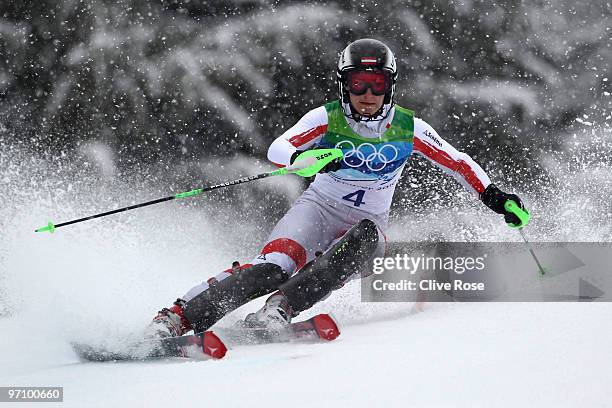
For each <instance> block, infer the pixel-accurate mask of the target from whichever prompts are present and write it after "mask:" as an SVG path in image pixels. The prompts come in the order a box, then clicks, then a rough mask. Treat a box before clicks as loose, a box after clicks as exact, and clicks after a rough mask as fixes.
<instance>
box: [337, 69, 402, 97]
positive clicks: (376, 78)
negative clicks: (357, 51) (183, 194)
mask: <svg viewBox="0 0 612 408" xmlns="http://www.w3.org/2000/svg"><path fill="white" fill-rule="evenodd" d="M346 87H347V88H348V91H349V92H350V93H352V94H353V95H363V94H365V93H366V92H367V91H368V88H370V90H371V91H372V93H373V94H374V95H379V96H380V95H384V94H386V93H387V92H389V91H390V90H391V76H390V75H389V73H388V72H386V71H350V72H348V73H347V75H346Z"/></svg>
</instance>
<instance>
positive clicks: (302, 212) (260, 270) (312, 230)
mask: <svg viewBox="0 0 612 408" xmlns="http://www.w3.org/2000/svg"><path fill="white" fill-rule="evenodd" d="M340 228H342V226H341V223H339V222H334V221H333V217H331V216H330V215H329V214H328V212H327V211H326V209H325V208H324V207H322V206H321V204H319V203H318V202H317V201H316V200H315V199H313V197H311V194H310V193H308V192H306V193H305V194H303V195H302V197H300V198H299V199H298V200H297V201H296V203H295V204H294V205H293V206H292V207H291V209H290V210H289V211H288V212H287V214H285V216H284V217H283V218H282V219H281V220H280V221H279V222H278V223H277V225H276V226H275V228H274V230H273V231H272V233H271V234H270V237H269V239H268V241H267V243H266V245H265V246H264V248H263V250H262V251H261V254H260V255H259V256H258V257H256V258H255V259H254V260H253V261H252V263H251V264H248V265H244V266H242V267H239V268H233V270H232V269H227V270H225V271H223V272H221V273H220V274H218V275H217V276H215V277H214V278H211V279H209V280H207V281H205V282H202V283H201V284H199V285H197V286H195V287H193V288H192V289H191V290H189V291H188V292H187V294H185V296H184V297H183V299H182V300H183V302H182V303H181V304H180V310H178V311H177V313H176V314H177V315H180V319H177V318H176V316H173V315H170V317H175V319H174V320H175V321H176V320H180V325H179V326H180V327H186V326H187V327H189V328H194V329H195V330H196V331H198V332H199V331H203V330H206V329H208V328H209V327H210V326H212V325H213V324H214V323H216V322H217V321H218V320H219V319H221V318H222V317H223V316H224V315H225V314H227V313H229V312H231V311H232V310H234V309H236V308H238V307H240V306H242V305H243V304H245V303H247V302H248V301H250V300H252V299H254V298H256V297H259V296H263V295H266V294H269V293H271V292H273V291H274V290H276V289H278V287H279V286H280V285H281V284H282V283H283V282H285V281H286V280H287V279H288V278H289V276H290V275H291V274H293V273H294V272H295V271H296V270H297V269H299V268H301V267H303V265H304V264H305V263H306V262H307V261H308V260H309V259H312V258H313V257H314V254H315V252H316V251H319V250H321V249H324V248H326V247H327V246H329V244H330V242H331V241H332V239H333V238H334V237H335V236H336V235H337V234H338V230H339V229H340ZM179 303H180V302H179ZM175 306H176V305H175ZM177 307H178V306H177ZM164 312H165V313H164ZM178 312H180V314H179V313H178ZM160 314H162V317H160V319H162V320H166V318H167V317H168V309H165V310H162V312H160ZM175 326H177V324H175ZM174 332H177V333H180V334H183V333H184V332H185V331H182V332H180V331H178V330H174ZM180 334H179V335H180Z"/></svg>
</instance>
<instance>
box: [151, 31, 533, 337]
mask: <svg viewBox="0 0 612 408" xmlns="http://www.w3.org/2000/svg"><path fill="white" fill-rule="evenodd" d="M396 78H397V69H396V63H395V57H394V55H393V53H392V52H391V50H390V49H389V48H388V47H387V46H386V45H385V44H383V43H382V42H380V41H377V40H373V39H362V40H357V41H355V42H353V43H351V44H350V45H349V46H347V47H346V49H345V50H344V51H343V52H342V54H341V55H340V60H339V62H338V71H337V79H338V86H339V94H340V95H339V96H340V99H339V100H336V101H332V102H329V103H327V104H325V105H324V106H320V107H318V108H316V109H313V110H311V111H310V112H308V113H306V115H304V117H302V118H301V119H300V120H299V121H298V122H297V123H296V124H295V125H294V126H293V127H291V128H290V129H288V130H287V131H286V132H285V133H284V134H282V135H281V136H280V137H278V138H277V139H276V140H275V141H274V142H273V143H272V144H271V145H270V148H269V150H268V159H269V160H270V161H271V162H273V163H274V164H275V165H277V166H279V167H282V166H287V165H290V164H291V163H292V162H293V160H294V159H295V158H296V157H297V156H298V155H299V153H301V152H302V151H305V150H308V149H313V148H339V149H341V150H342V151H343V153H344V158H343V159H342V161H340V162H333V163H330V164H329V165H328V166H326V168H324V169H323V170H322V171H321V172H319V174H317V175H316V178H315V180H314V182H312V183H311V184H310V186H309V187H308V189H307V190H306V191H305V192H304V193H303V194H302V195H301V196H300V197H299V198H298V200H297V201H296V202H295V203H294V205H293V206H292V207H291V209H290V210H289V211H288V212H287V214H286V215H285V216H284V217H283V218H282V219H281V220H280V221H279V222H278V223H277V224H276V226H275V228H274V229H273V231H272V233H271V234H270V237H269V239H268V241H267V242H266V244H265V245H264V246H263V249H262V251H261V253H260V254H259V255H258V256H257V257H256V258H255V259H253V260H252V261H251V263H250V264H246V265H239V264H238V263H237V262H235V263H234V264H233V266H232V268H230V269H227V270H225V271H223V272H221V273H219V274H218V275H216V276H215V277H213V278H211V279H209V280H207V281H205V282H202V283H201V284H199V285H197V286H195V287H194V288H192V289H191V290H189V291H188V292H187V293H186V294H185V295H184V296H183V297H182V298H180V299H178V300H177V301H176V302H175V303H174V305H173V306H172V307H171V308H169V309H163V310H162V311H160V312H159V314H158V315H157V316H156V318H155V319H154V324H155V325H156V326H158V327H160V330H165V331H166V332H167V333H168V334H169V335H172V336H176V335H182V334H184V333H185V332H187V331H189V330H191V329H196V330H198V331H200V330H206V329H207V328H208V326H210V325H212V324H214V321H216V320H215V319H218V318H220V317H222V313H219V314H218V315H217V316H214V317H213V318H211V319H208V320H207V319H200V316H199V315H200V314H206V315H208V314H209V313H208V310H204V311H203V309H202V308H201V307H200V308H199V309H198V308H195V307H194V308H193V309H194V310H198V311H197V312H191V313H186V312H185V310H184V309H185V306H186V305H187V309H189V304H190V302H195V300H197V299H198V297H205V296H206V295H208V294H207V291H208V290H210V288H211V287H214V286H215V285H218V284H219V283H220V282H222V281H223V280H225V279H227V278H228V277H230V276H232V275H235V274H236V273H243V274H244V275H245V276H248V275H247V274H248V273H249V270H250V269H252V268H259V269H262V270H263V267H264V266H263V265H262V264H265V266H273V267H274V268H276V269H275V270H276V271H277V272H278V271H281V272H280V273H277V274H276V275H274V276H277V275H280V274H282V275H284V277H283V279H282V280H281V282H284V281H285V280H286V279H288V277H290V276H292V275H294V274H296V272H299V271H300V270H301V269H302V268H303V267H304V265H306V264H307V263H308V262H310V261H312V260H313V259H315V258H316V256H317V255H319V254H321V253H324V252H325V251H326V250H327V249H328V248H329V247H330V245H331V244H332V243H334V242H335V241H336V240H338V239H340V238H341V237H343V234H345V233H346V232H347V231H348V230H349V229H351V228H352V227H353V226H355V225H356V224H358V223H359V222H360V221H362V220H364V219H368V220H371V221H373V222H374V223H375V225H376V228H377V231H378V235H379V239H378V243H379V244H378V246H377V254H378V255H381V254H382V251H384V243H385V229H386V227H387V222H388V215H389V208H390V206H391V201H392V198H393V193H394V191H395V186H396V185H397V182H398V180H399V178H400V176H401V173H402V170H403V168H404V166H405V165H406V163H407V161H408V159H409V158H410V156H411V155H412V154H418V155H420V156H423V157H425V158H426V159H427V160H429V161H430V162H431V163H433V164H434V165H436V166H438V167H440V168H441V169H443V170H444V171H445V172H447V173H448V174H450V175H452V176H453V177H454V178H455V179H457V180H458V181H459V182H460V183H461V184H462V185H464V186H465V187H466V188H467V189H468V190H469V191H471V192H472V193H473V194H474V196H475V197H476V198H480V199H481V200H482V201H483V202H484V204H485V205H487V206H488V207H490V208H491V209H492V210H494V211H495V212H497V213H499V214H503V215H504V216H505V219H506V221H507V222H512V223H514V224H519V223H520V220H519V219H518V217H516V216H515V215H514V214H512V213H509V212H507V211H506V209H505V208H504V205H503V203H505V201H506V200H508V199H512V200H514V201H515V202H516V203H518V204H519V206H521V207H523V205H522V203H521V200H520V199H519V198H518V197H517V196H516V195H514V194H506V193H504V192H502V191H500V190H499V189H498V188H497V187H495V185H493V184H491V181H490V180H489V177H488V176H487V174H486V173H485V172H484V171H483V169H482V168H481V167H480V166H479V165H478V164H476V163H475V162H474V161H473V160H472V159H471V158H470V156H468V155H467V154H465V153H462V152H459V151H457V150H456V149H455V148H454V147H453V146H451V145H450V144H449V143H447V142H446V141H445V140H444V139H442V138H441V137H440V136H439V135H438V133H437V132H436V131H435V130H434V129H433V128H432V127H431V126H430V125H429V124H427V123H426V122H425V121H424V120H422V119H419V118H417V117H415V116H414V114H413V112H412V111H410V110H408V109H405V108H402V107H400V106H398V105H396V104H395V102H394V90H395V82H396ZM265 276H267V277H268V278H267V280H268V281H269V280H270V279H269V276H272V275H265ZM349 278H350V277H349ZM279 285H280V283H279ZM277 286H278V285H277ZM272 289H275V286H274V285H271V286H270V288H269V290H267V291H265V292H267V293H270V292H272V291H273V290H272ZM257 294H260V293H259V292H257ZM249 296H251V297H252V294H251V295H249ZM240 303H244V302H239V304H240ZM291 303H292V302H291V299H287V298H286V297H285V296H284V294H283V292H282V290H281V291H278V292H276V293H274V294H273V295H272V296H270V297H269V298H268V300H267V301H266V304H265V306H264V307H263V308H262V309H260V310H259V311H258V312H257V313H254V314H251V315H249V316H247V321H250V322H251V323H253V324H262V325H269V324H286V323H287V322H289V321H290V320H291V318H292V317H294V316H295V315H296V314H297V313H299V312H300V311H301V310H293V309H294V308H292V305H291ZM239 304H237V305H235V306H239ZM207 305H208V306H207V307H208V308H209V309H210V308H211V307H210V304H207ZM306 307H307V306H306ZM302 309H303V307H302ZM188 311H189V310H188ZM227 311H229V310H224V311H223V313H225V312H227ZM213 315H214V313H213ZM194 321H195V322H194ZM198 322H199V324H198Z"/></svg>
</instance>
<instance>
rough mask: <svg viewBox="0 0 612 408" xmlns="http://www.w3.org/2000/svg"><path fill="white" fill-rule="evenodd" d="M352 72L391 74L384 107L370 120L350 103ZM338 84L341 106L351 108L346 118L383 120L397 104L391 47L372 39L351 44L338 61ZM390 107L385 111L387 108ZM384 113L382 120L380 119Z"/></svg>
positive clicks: (395, 74)
mask: <svg viewBox="0 0 612 408" xmlns="http://www.w3.org/2000/svg"><path fill="white" fill-rule="evenodd" d="M352 71H365V72H379V71H385V72H388V73H389V77H390V79H391V86H390V87H389V89H388V91H387V92H386V93H385V99H384V101H383V105H382V106H381V108H380V109H379V111H378V112H376V113H374V114H373V115H372V116H371V117H370V118H369V119H364V117H363V116H362V115H360V114H359V113H357V112H356V110H355V109H354V108H353V106H352V104H351V102H350V96H349V91H348V85H347V74H348V73H349V72H352ZM336 79H337V82H338V92H339V94H340V101H341V105H342V107H343V109H344V106H345V105H348V106H350V109H351V112H346V111H345V112H344V114H345V115H346V116H349V117H352V118H353V119H355V120H358V121H359V120H382V119H384V118H386V116H387V115H388V114H389V112H390V111H391V107H392V106H393V105H394V104H395V101H394V93H395V83H396V81H397V66H396V63H395V56H394V55H393V52H392V51H391V49H389V47H387V46H386V45H385V44H384V43H382V42H380V41H378V40H374V39H371V38H363V39H361V40H357V41H354V42H352V43H350V44H349V45H348V46H347V47H346V48H345V49H344V50H343V51H342V53H340V59H339V60H338V70H337V72H336ZM387 105H389V107H388V109H387V110H386V113H385V112H384V111H385V106H387ZM383 113H384V115H383V116H382V117H381V118H380V119H374V118H378V117H379V116H381V115H382V114H383Z"/></svg>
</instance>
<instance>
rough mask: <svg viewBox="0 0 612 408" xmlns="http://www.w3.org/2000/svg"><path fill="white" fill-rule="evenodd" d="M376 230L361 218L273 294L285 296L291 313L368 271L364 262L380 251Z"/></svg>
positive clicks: (374, 226) (366, 262)
mask: <svg viewBox="0 0 612 408" xmlns="http://www.w3.org/2000/svg"><path fill="white" fill-rule="evenodd" d="M380 234H381V232H380V230H379V229H378V228H377V226H376V224H375V223H374V222H373V221H371V220H369V219H364V220H361V221H360V222H359V223H358V224H357V225H355V226H354V227H353V228H351V229H350V230H349V231H348V232H347V233H346V234H345V235H344V236H343V237H342V239H340V240H339V241H338V242H336V243H335V244H334V245H333V246H332V247H331V248H330V249H329V250H327V251H326V252H325V253H324V254H323V255H321V256H320V257H318V258H316V259H315V260H313V261H312V262H311V263H309V264H308V265H306V266H305V267H304V269H302V270H301V271H300V272H299V273H298V274H296V275H295V276H293V277H292V278H291V279H289V280H288V281H287V282H285V283H283V284H282V285H281V286H280V288H279V293H278V294H275V295H282V296H284V297H285V299H286V301H287V303H288V305H289V307H290V312H291V314H292V315H293V316H295V315H297V314H298V313H300V312H302V311H304V310H306V309H309V308H310V307H312V306H313V305H314V304H315V303H317V302H319V301H320V300H322V299H323V298H325V297H327V296H328V295H329V294H330V293H331V292H332V291H333V290H335V289H338V288H339V287H341V286H342V285H343V284H344V283H345V282H346V281H347V280H349V279H351V278H352V277H355V276H359V275H360V274H361V273H362V272H365V273H368V272H369V268H368V264H369V263H370V262H371V261H372V259H373V258H374V257H375V256H377V255H380V254H379V253H378V252H379V251H380V248H381V246H380V241H381V238H380ZM273 296H274V295H273Z"/></svg>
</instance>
